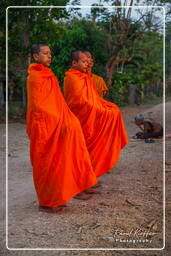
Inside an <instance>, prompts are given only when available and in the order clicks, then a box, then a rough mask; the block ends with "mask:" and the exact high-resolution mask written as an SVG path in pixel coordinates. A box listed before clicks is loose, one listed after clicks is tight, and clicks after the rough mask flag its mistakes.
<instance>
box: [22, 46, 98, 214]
mask: <svg viewBox="0 0 171 256" xmlns="http://www.w3.org/2000/svg"><path fill="white" fill-rule="evenodd" d="M33 58H34V60H35V63H34V64H31V65H30V66H29V68H28V74H29V75H28V78H27V95H28V107H27V122H26V124H27V128H26V129H27V134H28V136H29V138H30V158H31V163H32V166H33V179H34V185H35V189H36V192H37V196H38V200H39V210H41V211H47V212H58V211H61V210H62V209H63V206H64V205H66V203H67V201H68V200H69V199H71V198H72V197H74V196H75V195H77V194H79V193H80V192H82V191H84V190H86V189H88V188H90V187H92V186H93V185H95V184H97V178H96V175H95V173H94V171H93V169H92V165H91V160H90V156H89V153H88V151H87V148H86V143H85V139H84V135H83V133H82V129H81V126H80V122H79V121H78V119H77V118H76V117H75V116H74V114H73V113H72V112H71V111H70V109H69V108H68V106H67V104H66V102H65V100H64V98H63V95H62V93H61V91H60V87H59V84H58V80H57V78H56V77H55V75H54V74H53V73H52V71H51V70H50V69H49V68H48V67H49V66H50V64H51V51H50V48H49V46H48V45H46V44H34V45H33ZM87 196H88V195H87ZM89 197H90V196H89ZM78 199H87V198H86V197H84V198H83V197H81V198H80V197H79V196H78Z"/></svg>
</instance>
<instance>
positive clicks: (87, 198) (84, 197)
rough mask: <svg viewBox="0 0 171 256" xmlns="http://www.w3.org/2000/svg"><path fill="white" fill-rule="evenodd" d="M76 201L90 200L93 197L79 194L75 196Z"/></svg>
mask: <svg viewBox="0 0 171 256" xmlns="http://www.w3.org/2000/svg"><path fill="white" fill-rule="evenodd" d="M74 198H75V199H79V200H89V199H90V198H92V196H90V195H85V194H84V192H82V193H79V194H78V195H76V196H74Z"/></svg>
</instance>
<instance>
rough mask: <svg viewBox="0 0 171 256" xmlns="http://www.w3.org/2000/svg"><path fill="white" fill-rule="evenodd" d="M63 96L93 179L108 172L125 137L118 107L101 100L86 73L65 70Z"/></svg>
mask: <svg viewBox="0 0 171 256" xmlns="http://www.w3.org/2000/svg"><path fill="white" fill-rule="evenodd" d="M64 97H65V99H66V102H67V104H68V106H69V108H70V109H71V110H72V111H73V113H74V114H75V115H76V116H77V117H78V119H79V120H80V123H81V126H82V129H83V133H84V137H85V141H86V144H87V148H88V151H89V153H90V158H91V162H92V165H93V169H94V171H95V173H96V176H97V177H99V176H101V175H103V174H104V173H106V172H107V171H109V170H110V169H111V168H112V167H113V166H114V165H115V164H116V163H117V161H118V160H119V158H120V151H121V149H122V148H123V147H124V146H125V145H126V144H127V143H128V137H127V134H126V130H125V127H124V124H123V120H122V116H121V113H120V110H119V108H118V107H117V106H116V105H115V104H113V103H111V102H108V101H106V100H104V99H102V98H101V97H100V96H99V95H98V93H97V89H96V87H95V85H94V83H93V81H92V79H91V77H90V75H88V74H84V73H81V72H80V71H78V70H75V69H69V70H68V71H67V72H66V74H65V79H64Z"/></svg>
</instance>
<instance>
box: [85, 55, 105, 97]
mask: <svg viewBox="0 0 171 256" xmlns="http://www.w3.org/2000/svg"><path fill="white" fill-rule="evenodd" d="M84 53H85V54H86V56H87V59H88V69H87V72H88V74H89V75H90V76H91V78H92V80H93V82H94V84H95V85H96V87H97V92H98V94H99V95H100V96H101V97H102V98H104V96H105V95H106V93H107V91H108V88H107V85H106V83H105V81H104V79H103V77H101V76H98V75H96V74H93V73H92V68H93V66H94V60H93V57H92V55H91V53H90V52H87V51H85V52H84Z"/></svg>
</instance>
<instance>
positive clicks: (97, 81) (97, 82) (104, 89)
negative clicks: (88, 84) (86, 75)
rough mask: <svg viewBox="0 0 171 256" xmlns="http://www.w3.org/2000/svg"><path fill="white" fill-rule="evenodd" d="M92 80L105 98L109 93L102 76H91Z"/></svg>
mask: <svg viewBox="0 0 171 256" xmlns="http://www.w3.org/2000/svg"><path fill="white" fill-rule="evenodd" d="M91 78H92V80H93V82H94V83H95V85H96V87H97V92H98V94H99V95H100V97H102V98H103V97H104V96H105V94H106V93H107V91H108V88H107V86H106V83H105V81H104V79H103V78H102V77H101V76H98V75H95V74H91Z"/></svg>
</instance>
